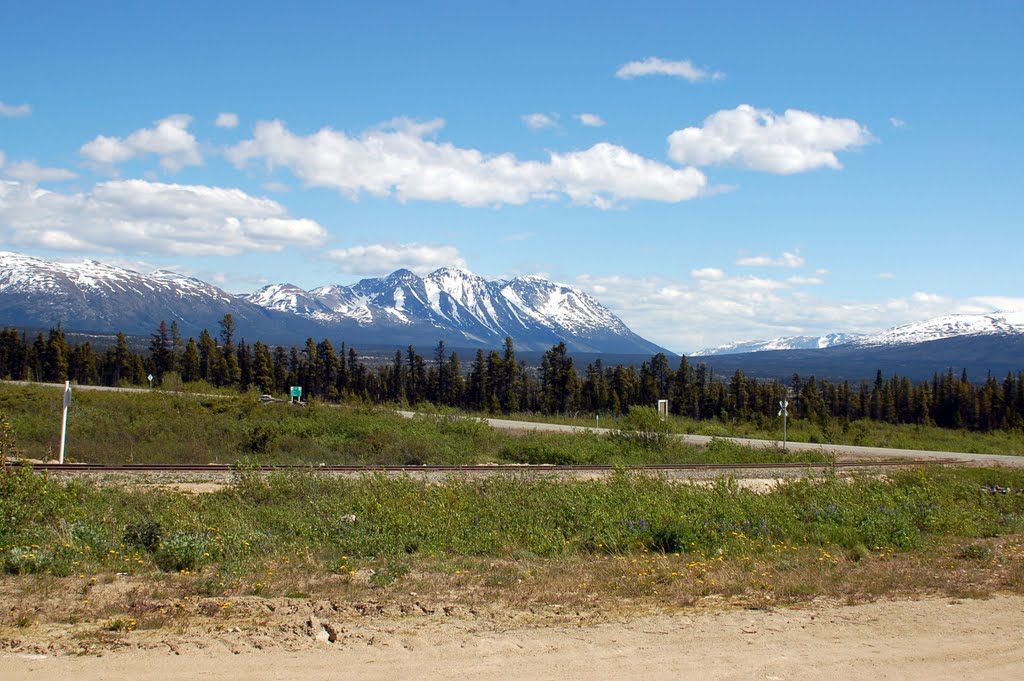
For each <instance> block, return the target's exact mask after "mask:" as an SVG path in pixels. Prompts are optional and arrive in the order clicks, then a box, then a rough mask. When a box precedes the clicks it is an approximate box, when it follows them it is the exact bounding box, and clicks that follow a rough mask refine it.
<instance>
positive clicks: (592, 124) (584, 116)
mask: <svg viewBox="0 0 1024 681" xmlns="http://www.w3.org/2000/svg"><path fill="white" fill-rule="evenodd" d="M576 120H578V121H579V122H580V123H582V124H583V125H585V126H587V127H588V128H600V127H601V126H603V125H604V119H603V118H601V117H600V116H598V115H597V114H592V113H581V114H576Z"/></svg>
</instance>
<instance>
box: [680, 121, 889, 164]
mask: <svg viewBox="0 0 1024 681" xmlns="http://www.w3.org/2000/svg"><path fill="white" fill-rule="evenodd" d="M871 141H873V138H872V136H871V133H870V132H868V129H867V128H866V127H864V126H862V125H861V124H860V123H858V122H857V121H854V120H852V119H849V118H830V117H828V116H821V115H818V114H815V113H810V112H808V111H799V110H796V109H788V110H787V111H786V112H785V113H784V114H783V115H781V116H779V115H776V114H775V113H773V112H771V111H769V110H767V109H756V108H754V107H752V106H750V105H749V104H741V105H740V106H738V107H736V108H735V109H729V110H724V111H718V112H716V113H714V114H711V115H710V116H708V117H707V118H705V119H704V125H703V126H702V127H699V128H697V127H691V128H685V129H683V130H676V131H675V132H673V133H672V134H671V135H669V137H668V144H669V151H668V154H669V157H670V158H671V159H672V160H674V161H676V162H677V163H681V164H687V165H694V166H707V165H713V164H731V165H736V166H739V167H741V168H747V169H750V170H761V171H765V172H769V173H777V174H781V175H788V174H791V173H800V172H804V171H807V170H813V169H815V168H822V167H827V168H841V167H842V165H841V164H840V163H839V159H838V158H836V152H838V151H846V150H849V149H854V148H857V147H861V146H864V145H865V144H868V143H869V142H871Z"/></svg>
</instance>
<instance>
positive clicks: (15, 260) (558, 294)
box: [0, 253, 671, 355]
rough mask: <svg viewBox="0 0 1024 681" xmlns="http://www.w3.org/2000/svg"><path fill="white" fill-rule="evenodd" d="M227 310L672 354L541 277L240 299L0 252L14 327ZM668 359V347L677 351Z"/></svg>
mask: <svg viewBox="0 0 1024 681" xmlns="http://www.w3.org/2000/svg"><path fill="white" fill-rule="evenodd" d="M227 313H231V315H232V316H233V318H234V320H235V323H236V327H237V335H238V336H239V337H248V338H250V339H260V340H263V341H264V342H268V343H282V344H285V343H288V344H297V343H299V344H300V343H302V342H303V341H304V340H305V339H306V338H307V337H314V338H323V337H332V338H337V339H339V340H345V341H348V342H349V343H359V344H368V345H374V346H395V347H400V346H404V345H407V344H416V345H428V346H429V345H434V344H436V343H437V342H438V341H439V340H443V341H445V343H446V344H447V345H449V346H453V347H483V348H496V347H499V346H500V345H501V344H502V342H503V341H504V339H505V337H506V336H511V337H512V339H513V341H514V342H515V344H516V348H517V349H521V350H525V351H530V350H534V351H540V350H546V349H548V348H550V347H551V346H552V345H554V344H557V343H559V342H564V343H565V344H566V347H567V348H568V349H569V350H570V351H573V352H584V353H617V354H636V355H651V354H654V353H657V352H667V351H665V350H664V348H661V347H659V346H657V345H655V344H654V343H651V342H650V341H647V340H645V339H643V338H641V337H640V336H638V335H637V334H635V333H633V332H632V331H630V329H629V328H627V327H626V325H625V324H623V322H622V320H620V319H619V318H618V317H616V316H615V315H614V314H612V313H611V312H610V311H609V310H608V309H607V308H605V307H604V306H602V305H601V304H600V303H599V302H598V301H597V300H595V299H594V298H592V297H591V296H589V295H587V294H586V293H584V292H582V291H580V290H578V289H575V288H572V287H569V286H563V285H560V284H555V283H552V282H550V281H547V280H545V279H542V278H539V277H517V278H514V279H510V280H497V281H488V280H486V279H484V278H483V277H481V276H479V275H477V274H473V273H472V272H467V271H465V270H461V269H454V268H441V269H438V270H436V271H434V272H431V273H430V274H428V275H426V276H425V277H419V276H417V275H416V274H414V273H413V272H410V271H409V270H405V269H401V270H398V271H396V272H393V273H392V274H390V275H388V276H386V277H381V278H374V279H363V280H361V281H359V282H358V283H356V284H354V285H352V286H344V285H330V286H323V287H320V288H316V289H313V290H312V291H305V290H303V289H301V288H299V287H297V286H294V285H291V284H287V283H281V284H273V285H270V286H265V287H263V288H261V289H260V290H258V291H256V292H254V293H252V294H248V295H233V294H230V293H227V292H226V291H224V290H222V289H220V288H217V287H216V286H213V285H211V284H208V283H206V282H203V281H200V280H198V279H194V278H191V277H186V276H182V275H179V274H175V273H173V272H166V271H157V272H154V273H152V274H148V275H147V274H141V273H139V272H135V271H132V270H128V269H124V268H120V267H115V266H112V265H108V264H104V263H100V262H97V261H94V260H89V261H85V262H80V263H57V262H51V261H46V260H42V259H39V258H34V257H31V256H26V255H22V254H18V253H0V318H2V319H3V323H4V324H6V325H13V326H21V327H36V328H47V327H53V326H56V325H57V323H62V324H63V326H64V328H65V329H68V330H73V331H82V332H101V333H112V332H114V331H123V332H125V333H126V334H130V335H148V334H151V333H153V332H154V331H155V330H156V329H157V327H158V326H159V324H160V322H161V321H167V322H168V323H170V322H172V321H176V322H177V323H178V326H179V328H180V330H181V333H182V335H184V336H189V335H193V336H195V335H198V334H199V333H200V332H201V331H202V330H203V329H207V330H209V331H210V332H211V333H214V334H216V333H217V331H218V328H219V327H218V322H219V321H220V320H221V319H222V318H223V317H224V315H225V314H227ZM670 354H671V353H670Z"/></svg>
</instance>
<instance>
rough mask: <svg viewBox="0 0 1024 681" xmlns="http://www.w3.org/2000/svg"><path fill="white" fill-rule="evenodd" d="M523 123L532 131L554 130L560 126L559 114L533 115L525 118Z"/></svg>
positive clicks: (527, 115)
mask: <svg viewBox="0 0 1024 681" xmlns="http://www.w3.org/2000/svg"><path fill="white" fill-rule="evenodd" d="M523 123H526V127H528V128H530V129H531V130H540V129H542V128H554V127H555V126H557V125H558V114H546V113H532V114H526V115H525V116H523Z"/></svg>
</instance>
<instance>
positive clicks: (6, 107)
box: [0, 102, 32, 118]
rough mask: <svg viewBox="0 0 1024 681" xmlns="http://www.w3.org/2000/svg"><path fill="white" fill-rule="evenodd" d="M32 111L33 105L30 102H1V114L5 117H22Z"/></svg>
mask: <svg viewBox="0 0 1024 681" xmlns="http://www.w3.org/2000/svg"><path fill="white" fill-rule="evenodd" d="M30 113H32V107H31V106H30V105H28V104H7V103H6V102H0V116H3V117H4V118H21V117H22V116H28V115H29V114H30Z"/></svg>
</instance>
